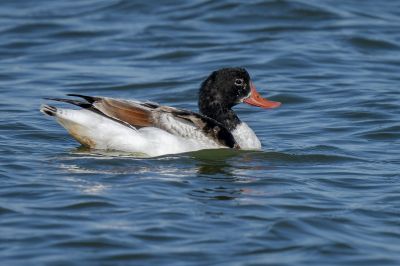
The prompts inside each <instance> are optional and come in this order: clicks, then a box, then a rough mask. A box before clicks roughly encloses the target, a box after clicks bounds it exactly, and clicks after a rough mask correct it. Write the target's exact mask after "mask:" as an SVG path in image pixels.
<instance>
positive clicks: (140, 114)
mask: <svg viewBox="0 0 400 266" xmlns="http://www.w3.org/2000/svg"><path fill="white" fill-rule="evenodd" d="M92 106H93V107H94V108H96V109H97V110H99V111H100V112H102V113H104V114H105V115H107V116H110V117H113V118H116V119H118V120H121V121H124V122H126V123H128V124H130V125H132V126H135V127H148V126H154V125H153V118H152V109H151V108H149V107H146V106H143V105H142V104H140V103H135V102H130V101H124V100H117V99H111V98H100V99H98V100H97V101H95V102H94V103H93V104H92Z"/></svg>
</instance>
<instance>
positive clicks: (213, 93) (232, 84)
mask: <svg viewBox="0 0 400 266" xmlns="http://www.w3.org/2000/svg"><path fill="white" fill-rule="evenodd" d="M241 102H245V103H247V104H250V105H254V106H258V107H262V108H274V107H278V106H279V105H280V103H278V102H272V101H269V100H267V99H264V98H262V97H261V96H260V95H259V94H258V92H257V91H256V89H255V86H254V85H253V83H252V81H251V79H250V75H249V73H248V72H247V71H246V69H244V68H222V69H219V70H217V71H214V72H213V73H211V75H210V76H208V78H207V79H206V80H205V81H204V82H203V83H202V85H201V88H200V92H199V109H200V112H201V113H203V114H204V115H206V116H208V117H211V118H213V119H215V120H217V121H218V122H221V123H222V124H224V125H225V126H226V127H227V128H228V129H230V130H233V129H235V127H236V125H237V124H239V123H240V120H239V118H238V117H237V116H236V114H235V113H234V112H233V111H232V110H231V108H232V107H233V106H235V105H237V104H239V103H241Z"/></svg>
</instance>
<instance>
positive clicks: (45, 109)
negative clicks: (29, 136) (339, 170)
mask: <svg viewBox="0 0 400 266" xmlns="http://www.w3.org/2000/svg"><path fill="white" fill-rule="evenodd" d="M40 112H42V113H43V114H45V115H48V116H56V115H57V108H56V107H54V106H51V105H47V104H42V105H41V106H40Z"/></svg>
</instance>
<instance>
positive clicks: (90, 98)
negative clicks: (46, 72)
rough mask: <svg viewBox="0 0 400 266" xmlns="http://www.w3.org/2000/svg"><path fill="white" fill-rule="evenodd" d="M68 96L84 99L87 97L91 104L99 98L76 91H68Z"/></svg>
mask: <svg viewBox="0 0 400 266" xmlns="http://www.w3.org/2000/svg"><path fill="white" fill-rule="evenodd" d="M67 96H72V97H80V98H82V99H85V100H86V101H87V102H88V103H90V104H92V103H94V102H95V101H96V99H97V98H96V97H92V96H87V95H82V94H75V93H68V94H67Z"/></svg>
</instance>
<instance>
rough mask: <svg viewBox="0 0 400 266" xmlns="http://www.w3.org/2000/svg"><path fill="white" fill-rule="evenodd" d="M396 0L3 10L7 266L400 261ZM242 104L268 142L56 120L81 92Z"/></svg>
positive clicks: (32, 4) (0, 118) (7, 5)
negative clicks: (248, 99)
mask: <svg viewBox="0 0 400 266" xmlns="http://www.w3.org/2000/svg"><path fill="white" fill-rule="evenodd" d="M399 26H400V2H399V1H389V0H388V1H374V0H365V1H355V0H353V1H351V0H350V1H334V0H326V1H317V0H314V1H313V0H310V1H305V0H300V1H272V0H271V1H266V0H264V1H263V0H259V1H257V0H254V1H243V3H239V2H238V1H119V0H118V1H101V0H83V1H50V0H37V1H36V0H35V1H33V0H31V1H29V0H27V1H22V0H17V1H14V0H5V1H2V2H1V6H0V68H1V71H0V91H1V99H0V113H1V115H0V131H1V133H0V154H1V157H0V177H1V179H0V180H1V183H0V199H1V201H0V258H1V261H2V265H14V264H18V265H42V264H46V265H75V264H76V265H83V264H84V265H88V264H97V265H99V264H101V265H127V264H130V265H400V255H399V254H400V181H399V178H400V175H399V163H400V158H399V151H400V140H399V136H400V119H399V117H400V107H399V106H400V100H399V95H400V94H399V89H400V88H399V84H400V75H399V73H400V27H399ZM227 66H243V67H246V68H247V69H248V71H249V72H250V74H251V75H252V77H253V80H254V82H255V85H256V86H257V88H259V91H260V93H261V94H263V95H266V96H269V97H270V98H271V99H273V100H276V101H281V102H282V103H283V105H282V106H281V107H280V108H279V109H276V110H270V111H265V110H260V109H257V108H252V107H249V106H238V107H237V108H236V110H237V112H238V114H239V116H240V117H241V119H242V120H244V121H246V122H248V124H249V125H250V126H252V128H253V129H254V130H255V132H256V133H257V134H258V136H259V137H260V139H261V141H262V143H263V151H260V152H238V151H229V150H228V151H201V152H196V153H190V154H182V155H173V156H163V157H160V158H152V159H144V158H135V156H133V155H132V154H123V153H118V152H104V151H93V150H87V149H84V148H80V147H79V145H78V144H77V143H76V142H75V141H74V140H72V139H71V137H70V136H68V134H67V133H66V132H65V131H64V130H63V129H62V128H61V127H60V126H59V125H57V124H56V123H54V121H52V120H51V119H47V118H46V117H44V116H43V115H41V114H40V113H39V111H38V108H39V106H40V104H41V103H43V100H42V97H46V96H50V97H60V96H64V95H65V94H66V93H82V94H91V95H102V96H112V97H121V98H123V97H126V98H137V99H143V100H146V99H148V100H151V101H155V102H160V103H163V104H167V105H172V106H176V107H182V108H187V109H192V110H196V109H197V106H196V105H197V104H196V102H197V101H196V99H197V89H198V87H199V84H200V82H201V81H202V79H204V77H206V76H207V75H208V74H209V73H210V72H211V71H212V70H215V69H218V68H220V67H227Z"/></svg>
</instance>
